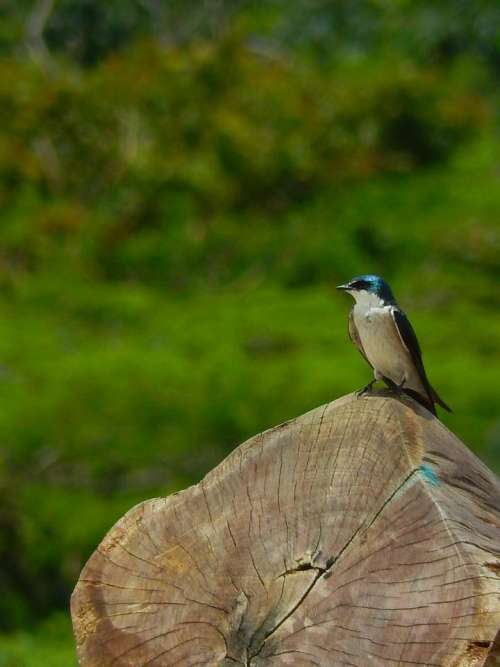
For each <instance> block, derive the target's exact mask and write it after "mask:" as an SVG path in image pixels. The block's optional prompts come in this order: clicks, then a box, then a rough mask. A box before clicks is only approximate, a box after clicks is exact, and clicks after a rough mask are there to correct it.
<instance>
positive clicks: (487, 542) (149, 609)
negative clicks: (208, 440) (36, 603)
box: [71, 395, 500, 667]
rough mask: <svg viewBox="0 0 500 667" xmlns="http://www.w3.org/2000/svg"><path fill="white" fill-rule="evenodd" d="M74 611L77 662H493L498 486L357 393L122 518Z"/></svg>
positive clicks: (499, 612)
mask: <svg viewBox="0 0 500 667" xmlns="http://www.w3.org/2000/svg"><path fill="white" fill-rule="evenodd" d="M71 608H72V617H73V624H74V629H75V636H76V640H77V648H78V656H79V660H80V664H81V665H82V667H111V666H112V667H162V666H171V667H173V666H174V665H177V666H182V667H183V666H194V665H207V666H220V667H237V666H238V665H246V666H252V667H261V666H264V665H265V666H266V667H278V666H279V667H281V666H285V665H295V666H296V667H306V666H307V667H311V666H316V667H332V666H339V667H370V666H374V667H378V666H387V667H389V666H390V667H406V666H415V665H424V666H429V667H438V666H439V667H441V666H443V667H466V666H469V667H481V666H482V665H486V666H488V667H493V665H497V664H500V661H499V659H498V658H497V657H496V647H497V644H496V643H495V639H496V637H497V633H498V631H499V629H500V485H499V482H498V479H497V478H496V477H495V475H494V474H493V473H492V472H490V470H488V468H487V467H486V466H485V465H483V464H482V463H481V462H480V461H479V460H478V459H477V458H476V457H475V456H474V455H473V454H472V453H471V452H470V451H469V450H468V449H467V448H466V447H465V446H464V445H463V444H462V443H461V442H460V441H459V440H458V439H457V438H456V437H455V436H454V435H453V434H452V433H451V432H450V431H448V430H447V429H446V428H445V427H444V426H443V425H442V424H441V423H440V422H439V421H438V420H437V419H436V418H434V417H433V416H432V415H431V414H430V413H429V412H427V411H426V410H425V409H424V408H422V407H420V406H419V405H418V404H416V403H415V402H413V401H412V400H411V399H407V400H406V399H405V401H404V402H402V401H400V400H398V399H396V398H392V397H389V396H386V395H378V396H377V395H373V396H369V397H366V398H362V399H357V398H356V397H355V396H353V395H349V396H346V397H343V398H341V399H339V400H336V401H334V402H333V403H330V404H328V405H326V406H322V407H320V408H317V409H315V410H312V411H311V412H309V413H307V414H305V415H303V416H302V417H299V418H297V419H294V420H292V421H290V422H287V423H285V424H282V425H280V426H277V427H276V428H273V429H270V430H268V431H265V432H264V433H262V434H260V435H257V436H256V437H254V438H252V439H251V440H249V441H247V442H245V443H244V444H242V445H241V446H240V447H238V448H237V449H235V450H234V451H233V452H232V453H231V454H230V455H229V456H228V457H227V458H226V459H225V460H224V461H223V462H222V463H221V464H220V465H219V466H217V467H216V468H215V469H214V470H212V471H211V472H210V473H209V474H208V475H207V476H206V477H205V478H204V479H203V480H202V481H201V482H200V483H199V484H197V485H196V486H192V487H190V488H188V489H186V490H185V491H182V492H180V493H177V494H174V495H172V496H169V497H167V498H157V499H154V500H148V501H146V502H144V503H142V504H140V505H137V506H136V507H134V508H133V509H132V510H130V511H129V512H128V513H127V514H126V515H125V516H124V517H123V518H122V519H121V520H120V521H118V523H117V524H116V525H115V526H114V527H113V528H112V529H111V530H110V531H109V533H108V534H107V535H106V537H105V538H104V540H103V542H102V543H101V544H100V546H99V547H98V549H97V550H96V551H95V553H94V554H93V555H92V557H91V558H90V559H89V561H88V563H87V564H86V566H85V568H84V569H83V571H82V574H81V577H80V579H79V581H78V584H77V586H76V588H75V591H74V593H73V596H72V601H71Z"/></svg>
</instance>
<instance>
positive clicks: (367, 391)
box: [356, 380, 377, 398]
mask: <svg viewBox="0 0 500 667" xmlns="http://www.w3.org/2000/svg"><path fill="white" fill-rule="evenodd" d="M376 381H377V380H372V381H371V382H369V383H368V384H367V385H366V386H365V387H362V388H361V389H358V391H357V392H356V396H357V398H361V396H364V395H365V394H371V392H372V387H373V385H374V384H375V382H376Z"/></svg>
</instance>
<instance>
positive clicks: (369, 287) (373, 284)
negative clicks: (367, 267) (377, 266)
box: [337, 275, 395, 303]
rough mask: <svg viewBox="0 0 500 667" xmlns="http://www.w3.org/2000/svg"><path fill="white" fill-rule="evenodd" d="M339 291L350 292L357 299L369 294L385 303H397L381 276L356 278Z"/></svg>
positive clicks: (340, 287) (339, 286) (340, 286)
mask: <svg viewBox="0 0 500 667" xmlns="http://www.w3.org/2000/svg"><path fill="white" fill-rule="evenodd" d="M337 289H340V290H344V291H345V292H349V294H352V296H354V297H355V298H356V296H358V295H360V294H363V293H368V294H373V295H374V296H377V297H378V298H379V299H380V300H381V301H383V302H384V303H394V302H395V299H394V295H393V293H392V290H391V288H390V287H389V285H388V283H386V282H385V280H384V279H383V278H381V277H380V276H373V275H365V276H356V278H352V280H349V282H348V283H345V285H338V287H337Z"/></svg>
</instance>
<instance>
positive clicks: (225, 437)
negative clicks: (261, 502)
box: [0, 0, 500, 667]
mask: <svg viewBox="0 0 500 667" xmlns="http://www.w3.org/2000/svg"><path fill="white" fill-rule="evenodd" d="M313 4H314V5H315V8H314V11H313V10H311V5H310V3H305V2H299V1H298V0H293V1H291V2H289V3H287V6H286V11H285V7H284V3H282V2H281V1H280V0H267V1H266V2H265V3H254V2H241V1H239V2H238V1H234V2H226V3H210V2H207V3H205V4H204V5H203V10H202V11H201V10H200V12H199V15H197V20H196V21H194V20H193V11H192V10H193V3H191V1H190V0H189V1H188V0H186V1H185V2H183V3H181V2H176V1H175V2H174V1H173V2H170V3H167V2H165V3H162V2H155V1H154V0H144V1H143V2H121V3H119V2H110V3H98V2H94V0H61V1H60V2H59V3H53V4H52V6H50V5H51V3H47V2H45V3H40V2H35V3H27V2H24V1H20V2H19V3H17V4H16V6H14V5H12V6H11V7H8V8H7V9H4V10H3V15H2V17H1V21H0V51H1V52H2V54H3V60H2V61H1V62H0V120H1V125H0V127H1V130H0V203H1V207H2V208H1V210H2V226H1V227H0V267H1V272H0V304H1V308H2V318H1V320H0V398H1V401H2V407H3V409H2V412H1V414H0V443H1V445H0V561H1V568H0V589H1V591H2V596H0V611H1V615H0V618H1V619H2V620H1V630H2V631H3V633H4V634H3V635H0V667H4V666H5V667H18V666H19V667H30V666H31V665H33V666H34V665H37V666H39V665H49V666H50V667H54V666H57V665H61V666H62V665H65V666H66V665H70V664H73V662H74V657H73V646H72V638H71V635H70V630H69V622H68V616H67V607H68V599H69V594H70V592H71V590H72V588H73V586H74V583H75V581H76V578H77V577H78V574H79V572H80V570H81V567H82V565H83V563H84V562H85V560H86V558H87V557H88V556H89V555H90V554H91V552H92V551H93V550H94V548H95V547H96V545H97V544H98V542H99V541H100V540H101V538H102V537H103V535H104V533H105V532H106V530H107V529H108V528H109V527H110V526H111V525H112V524H113V522H114V521H115V520H117V519H118V518H119V517H120V516H121V515H122V514H123V513H124V512H125V511H126V510H127V509H129V508H130V507H131V506H132V505H133V504H135V503H136V502H139V501H141V500H143V499H145V498H149V497H152V496H154V495H165V494H167V493H170V492H172V491H175V490H177V489H179V488H182V487H184V486H186V485H188V484H190V483H193V482H196V481H197V480H198V479H200V477H201V476H203V474H204V473H205V472H206V471H207V470H209V469H210V468H211V467H213V466H214V465H216V464H217V463H218V462H219V461H220V460H221V458H222V457H223V456H224V455H225V454H227V452H228V451H230V450H231V449H232V448H233V447H234V446H236V445H237V444H238V443H239V442H241V441H242V440H243V439H245V438H246V437H249V436H251V435H253V434H254V433H256V432H258V431H260V430H263V429H264V428H267V427H270V426H272V425H274V424H276V423H278V422H280V421H283V420H285V419H288V418H290V417H293V416H296V415H298V414H300V413H303V412H304V411H306V410H308V409H310V408H313V407H315V406H317V405H318V404H320V403H323V402H326V401H329V400H332V399H333V398H335V397H337V396H339V395H341V394H343V393H346V392H349V391H351V390H353V389H355V388H357V387H359V386H361V385H362V384H363V383H365V382H366V381H367V378H368V376H369V374H370V371H369V369H368V368H367V367H366V366H365V364H364V362H363V360H362V359H361V358H360V357H359V355H358V353H357V352H356V350H355V349H354V348H353V347H352V346H351V345H350V343H349V342H348V340H347V332H346V328H347V327H346V321H347V320H346V318H347V312H348V308H349V307H350V304H349V302H348V301H347V299H346V297H345V296H344V297H343V296H342V295H338V294H337V293H335V290H334V289H333V286H334V285H335V284H337V283H338V282H341V281H344V280H346V279H347V278H349V277H351V276H352V275H354V274H358V273H362V272H372V271H373V272H377V273H381V274H382V275H384V276H385V277H386V278H387V279H388V280H389V281H390V282H391V284H392V285H393V287H394V289H395V292H396V294H397V295H398V297H399V299H400V302H401V304H402V305H403V307H406V308H407V310H408V312H409V314H410V316H411V319H412V321H413V322H414V325H415V328H416V329H417V332H418V333H419V337H420V339H421V343H422V347H423V349H424V352H425V360H426V364H427V366H428V368H429V374H430V377H431V379H432V382H433V383H434V384H435V385H436V387H437V389H438V390H439V392H440V393H441V394H442V395H443V397H444V399H445V400H446V401H447V402H449V403H450V404H451V405H452V407H453V408H454V410H455V412H454V413H453V414H452V415H444V416H443V418H444V419H445V421H446V423H447V424H448V425H449V427H450V428H451V429H452V430H453V431H454V432H456V433H457V434H458V435H459V437H461V438H462V439H464V440H465V441H466V442H467V443H468V444H470V446H471V447H472V448H473V449H474V450H475V451H476V452H477V453H478V454H479V455H480V456H481V457H482V458H483V459H485V460H486V461H487V462H488V463H489V465H490V466H492V467H493V468H494V469H496V470H498V469H500V456H499V454H498V447H499V445H500V419H499V412H498V399H497V396H498V390H497V378H498V374H499V370H500V345H499V338H498V332H499V331H500V315H499V305H500V296H499V292H498V268H499V260H500V222H499V216H500V187H499V163H498V149H499V147H500V139H499V136H498V130H497V122H498V118H497V115H496V107H497V102H498V100H497V97H496V94H495V81H496V80H497V78H498V71H497V68H498V62H499V60H498V45H499V44H500V40H499V36H498V25H499V24H500V23H499V22H497V23H496V24H495V23H494V17H495V16H496V15H497V13H498V4H497V3H493V2H488V1H485V2H482V3H474V4H473V3H468V2H465V1H464V0H460V1H459V2H455V3H451V2H447V1H446V2H443V3H440V5H439V9H438V8H437V7H438V6H437V5H436V4H435V3H432V4H431V3H430V2H424V1H423V0H420V1H417V0H415V1H413V0H400V1H398V2H391V3H388V2H387V3H386V2H382V1H380V0H377V1H375V0H372V1H368V0H356V1H354V0H351V2H350V3H347V2H338V3H325V2H317V3H313ZM43 7H45V8H49V9H50V11H49V12H48V13H47V15H46V16H45V17H44V16H42V15H41V14H40V13H39V14H38V15H37V14H36V11H37V10H38V11H39V12H40V11H41V9H43ZM37 21H38V23H37ZM40 25H42V26H43V30H42V31H41V32H40ZM37 26H38V32H37ZM94 28H98V29H94Z"/></svg>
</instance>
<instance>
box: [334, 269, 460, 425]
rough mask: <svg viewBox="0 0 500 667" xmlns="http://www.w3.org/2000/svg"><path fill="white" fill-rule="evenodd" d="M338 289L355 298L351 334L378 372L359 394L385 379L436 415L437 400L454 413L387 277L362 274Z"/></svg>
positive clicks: (351, 317) (350, 316)
mask: <svg viewBox="0 0 500 667" xmlns="http://www.w3.org/2000/svg"><path fill="white" fill-rule="evenodd" d="M337 289H339V290H344V291H345V292H348V293H349V294H350V295H351V296H353V297H354V300H355V304H354V306H353V307H352V309H351V312H350V313H349V336H350V338H351V340H352V342H353V343H354V345H356V347H357V348H358V350H359V351H360V352H361V354H362V355H363V357H364V358H365V359H366V361H367V362H368V363H369V364H370V366H371V367H372V368H373V373H374V379H373V380H372V381H371V382H369V383H368V384H367V385H366V387H363V389H361V390H360V391H359V392H358V395H361V394H364V393H366V392H368V391H371V389H372V386H373V384H374V383H375V382H376V381H377V380H383V381H384V382H385V383H386V385H387V386H388V387H390V388H391V389H392V390H393V391H395V392H396V393H398V394H399V393H401V392H404V393H406V394H408V395H409V396H412V397H413V398H414V399H416V400H417V401H418V402H419V403H421V404H422V405H423V406H424V407H426V408H427V409H428V410H430V411H431V412H432V413H433V414H436V408H435V405H434V404H435V403H437V404H438V405H440V406H441V407H443V408H444V409H445V410H447V411H448V412H451V410H450V408H449V407H448V406H447V405H446V403H445V402H444V401H443V400H442V399H441V398H440V397H439V396H438V394H437V392H436V391H435V390H434V389H433V388H432V387H431V385H430V382H429V380H428V379H427V375H426V373H425V368H424V364H423V362H422V353H421V351H420V345H419V344H418V340H417V337H416V335H415V332H414V330H413V327H412V326H411V324H410V321H409V319H408V318H407V317H406V315H405V314H404V312H403V311H402V310H401V308H400V307H399V306H398V304H397V302H396V299H395V298H394V296H393V294H392V290H391V288H390V287H389V285H388V284H387V283H386V282H385V280H383V278H380V277H379V276H372V275H366V276H358V277H357V278H353V279H352V280H350V281H349V282H348V283H346V284H345V285H339V286H338V287H337Z"/></svg>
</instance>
